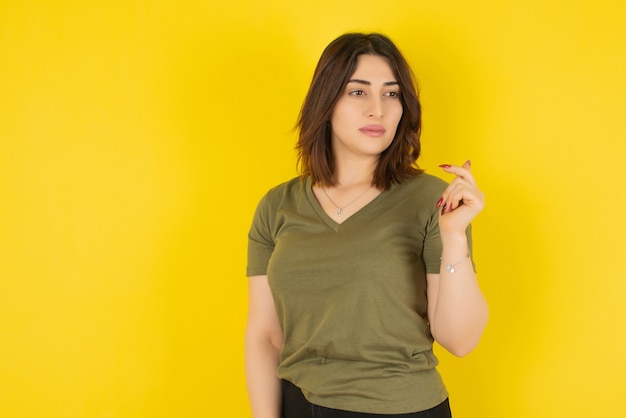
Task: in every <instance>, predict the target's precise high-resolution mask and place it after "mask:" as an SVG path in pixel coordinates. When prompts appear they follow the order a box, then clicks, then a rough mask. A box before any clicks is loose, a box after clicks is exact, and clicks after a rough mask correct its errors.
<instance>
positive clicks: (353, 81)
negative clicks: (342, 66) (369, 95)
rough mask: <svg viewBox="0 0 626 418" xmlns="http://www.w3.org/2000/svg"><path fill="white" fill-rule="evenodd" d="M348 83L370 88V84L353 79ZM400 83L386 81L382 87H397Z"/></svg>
mask: <svg viewBox="0 0 626 418" xmlns="http://www.w3.org/2000/svg"><path fill="white" fill-rule="evenodd" d="M348 83H357V84H364V85H366V86H371V85H372V83H371V82H370V81H367V80H359V79H358V78H353V79H351V80H348ZM399 84H400V83H398V82H397V81H387V82H385V83H383V85H385V86H397V85H399Z"/></svg>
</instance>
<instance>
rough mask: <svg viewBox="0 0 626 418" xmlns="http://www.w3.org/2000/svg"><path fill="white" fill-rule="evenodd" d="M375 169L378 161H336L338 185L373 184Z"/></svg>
mask: <svg viewBox="0 0 626 418" xmlns="http://www.w3.org/2000/svg"><path fill="white" fill-rule="evenodd" d="M375 169H376V162H372V161H337V162H336V163H335V179H336V181H337V186H344V187H346V186H352V185H357V184H362V183H367V184H371V183H372V180H373V179H374V170H375Z"/></svg>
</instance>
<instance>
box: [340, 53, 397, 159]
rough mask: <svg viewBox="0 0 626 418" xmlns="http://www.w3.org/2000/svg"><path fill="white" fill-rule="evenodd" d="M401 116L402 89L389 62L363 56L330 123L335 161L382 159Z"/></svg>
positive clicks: (375, 56) (360, 56) (377, 57)
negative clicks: (380, 157) (381, 155)
mask: <svg viewBox="0 0 626 418" xmlns="http://www.w3.org/2000/svg"><path fill="white" fill-rule="evenodd" d="M401 117H402V102H401V100H400V86H399V85H398V82H397V80H396V77H395V76H394V75H393V72H392V71H391V67H390V66H389V63H388V61H387V59H386V58H384V57H381V56H377V55H359V57H358V60H357V66H356V70H355V71H354V74H352V76H351V77H350V80H349V81H348V84H347V85H346V87H345V90H344V92H343V93H342V95H341V96H340V98H339V100H338V101H337V104H336V105H335V108H334V109H333V113H332V116H331V120H330V123H331V143H332V147H333V152H334V155H335V158H338V159H340V158H349V157H354V156H357V157H368V158H378V156H379V155H380V153H381V152H383V151H384V150H386V149H387V147H389V145H390V144H391V142H392V141H393V138H394V136H395V135H396V129H397V128H398V123H399V122H400V118H401Z"/></svg>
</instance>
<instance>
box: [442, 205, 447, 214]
mask: <svg viewBox="0 0 626 418" xmlns="http://www.w3.org/2000/svg"><path fill="white" fill-rule="evenodd" d="M447 210H448V204H447V203H446V204H445V205H443V209H441V214H442V215H443V214H444V213H446V211H447Z"/></svg>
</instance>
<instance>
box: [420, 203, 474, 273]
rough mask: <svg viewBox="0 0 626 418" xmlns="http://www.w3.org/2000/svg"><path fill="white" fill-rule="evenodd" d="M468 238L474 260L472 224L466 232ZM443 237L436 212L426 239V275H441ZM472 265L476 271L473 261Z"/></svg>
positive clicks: (430, 222)
mask: <svg viewBox="0 0 626 418" xmlns="http://www.w3.org/2000/svg"><path fill="white" fill-rule="evenodd" d="M465 235H466V236H467V248H468V250H469V254H470V258H472V254H473V251H472V225H471V224H470V225H469V226H468V227H467V229H466V230H465ZM441 249H442V248H441V236H440V235H439V212H438V211H434V212H433V215H432V216H431V217H430V219H429V220H428V224H427V230H426V238H425V239H424V252H423V257H424V264H425V266H426V274H439V271H440V269H441V259H440V257H441ZM472 265H473V266H474V270H476V265H475V264H474V260H473V259H472Z"/></svg>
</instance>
